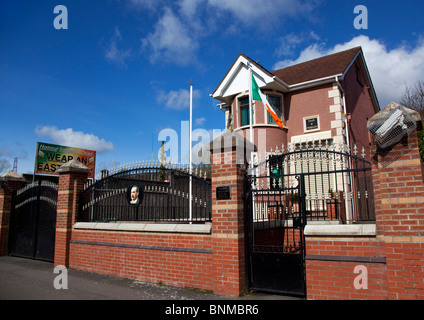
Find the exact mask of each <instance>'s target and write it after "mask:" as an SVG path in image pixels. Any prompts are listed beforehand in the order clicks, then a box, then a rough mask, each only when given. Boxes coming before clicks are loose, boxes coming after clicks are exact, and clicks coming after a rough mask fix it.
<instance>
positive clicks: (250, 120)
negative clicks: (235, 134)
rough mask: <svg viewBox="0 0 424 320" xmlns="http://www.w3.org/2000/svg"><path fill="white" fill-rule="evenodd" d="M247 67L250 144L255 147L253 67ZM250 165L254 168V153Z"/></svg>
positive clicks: (249, 65) (248, 64)
mask: <svg viewBox="0 0 424 320" xmlns="http://www.w3.org/2000/svg"><path fill="white" fill-rule="evenodd" d="M247 66H248V67H249V81H248V83H249V118H250V119H249V122H250V128H249V129H250V130H249V131H250V142H251V143H252V145H255V141H254V135H253V110H252V108H253V107H252V76H253V72H252V65H251V64H250V62H247ZM250 163H251V165H252V166H253V152H251V153H250Z"/></svg>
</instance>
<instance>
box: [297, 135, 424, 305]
mask: <svg viewBox="0 0 424 320" xmlns="http://www.w3.org/2000/svg"><path fill="white" fill-rule="evenodd" d="M371 154H372V155H373V158H372V177H373V186H374V198H375V211H376V224H375V232H374V233H373V234H363V233H362V234H361V233H358V232H353V233H352V234H351V236H350V237H347V235H346V233H345V234H338V232H340V230H341V229H340V226H327V227H326V230H325V232H322V234H319V232H315V233H314V232H311V231H310V230H311V228H312V229H313V228H314V227H313V226H307V228H308V227H309V228H310V229H309V231H308V230H305V234H307V236H306V239H305V241H306V253H307V255H306V283H307V297H308V299H368V300H369V299H373V300H374V299H419V300H424V186H423V166H422V162H421V159H420V155H419V150H418V140H417V135H416V132H414V133H412V134H411V135H409V137H406V138H405V139H404V140H403V141H401V142H400V143H398V144H397V145H396V146H394V147H393V148H389V149H386V150H380V149H377V148H376V147H375V146H374V148H373V149H372V152H371ZM356 226H357V227H358V225H356ZM351 227H352V228H353V227H355V225H352V226H351ZM359 227H360V226H359ZM344 228H345V229H346V228H349V226H345V227H344ZM332 230H333V231H332ZM346 237H347V238H346ZM358 266H359V267H360V266H363V267H364V269H363V270H366V272H367V274H366V276H367V284H368V286H367V288H366V289H364V288H357V287H355V282H354V281H355V279H358V278H357V277H358V276H361V275H362V274H361V273H360V272H356V273H355V268H356V267H358ZM357 271H358V270H357Z"/></svg>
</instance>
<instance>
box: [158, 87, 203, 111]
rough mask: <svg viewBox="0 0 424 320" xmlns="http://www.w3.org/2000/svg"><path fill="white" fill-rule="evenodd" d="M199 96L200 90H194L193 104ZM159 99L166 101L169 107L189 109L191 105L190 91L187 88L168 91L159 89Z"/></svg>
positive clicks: (160, 101)
mask: <svg viewBox="0 0 424 320" xmlns="http://www.w3.org/2000/svg"><path fill="white" fill-rule="evenodd" d="M199 97H200V91H198V90H193V104H194V101H195V100H196V99H198V98H199ZM157 101H158V102H159V103H164V104H165V106H166V108H167V109H173V110H183V109H188V108H189V107H190V91H189V90H187V89H180V90H171V91H169V92H167V93H166V92H165V91H159V95H158V97H157ZM193 107H194V106H193Z"/></svg>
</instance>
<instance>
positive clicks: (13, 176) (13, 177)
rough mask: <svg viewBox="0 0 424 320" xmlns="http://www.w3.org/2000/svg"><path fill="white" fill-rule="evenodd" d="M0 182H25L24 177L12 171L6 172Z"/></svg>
mask: <svg viewBox="0 0 424 320" xmlns="http://www.w3.org/2000/svg"><path fill="white" fill-rule="evenodd" d="M0 180H2V181H25V179H24V177H22V176H21V175H20V174H19V173H17V172H15V171H13V170H10V171H8V172H6V173H5V174H3V175H2V176H1V177H0Z"/></svg>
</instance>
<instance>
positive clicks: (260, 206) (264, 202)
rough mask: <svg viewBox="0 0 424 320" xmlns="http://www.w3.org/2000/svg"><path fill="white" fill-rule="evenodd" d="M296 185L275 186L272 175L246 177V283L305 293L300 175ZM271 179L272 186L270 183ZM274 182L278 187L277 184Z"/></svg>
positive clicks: (268, 289) (260, 288)
mask: <svg viewBox="0 0 424 320" xmlns="http://www.w3.org/2000/svg"><path fill="white" fill-rule="evenodd" d="M297 179H299V183H298V185H297V186H296V187H287V188H285V187H284V186H281V187H280V186H277V183H276V182H275V181H273V176H272V174H271V175H261V176H255V175H248V176H246V179H245V190H247V192H246V193H245V195H246V197H245V210H246V212H245V217H246V226H247V228H246V232H247V235H246V239H247V259H248V261H247V265H248V269H249V270H248V274H249V279H248V282H249V283H248V286H249V288H250V289H252V290H257V291H265V292H274V293H281V294H291V295H299V296H305V290H306V285H305V268H304V237H303V228H304V225H305V222H306V220H305V217H304V215H303V214H302V213H304V212H305V211H304V210H302V208H303V207H304V206H305V203H304V202H303V203H302V201H301V199H304V197H299V195H302V191H303V193H304V184H302V180H303V177H300V176H299V177H297ZM273 183H274V186H272V184H273ZM276 186H277V187H276Z"/></svg>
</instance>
